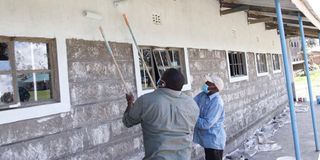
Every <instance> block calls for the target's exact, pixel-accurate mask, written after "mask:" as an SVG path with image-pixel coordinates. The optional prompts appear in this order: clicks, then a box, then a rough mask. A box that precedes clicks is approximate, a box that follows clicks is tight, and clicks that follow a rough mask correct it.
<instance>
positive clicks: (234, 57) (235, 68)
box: [228, 51, 247, 77]
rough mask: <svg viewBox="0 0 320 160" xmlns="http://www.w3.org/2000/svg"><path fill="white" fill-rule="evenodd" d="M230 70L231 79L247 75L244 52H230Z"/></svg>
mask: <svg viewBox="0 0 320 160" xmlns="http://www.w3.org/2000/svg"><path fill="white" fill-rule="evenodd" d="M228 59H229V69H230V75H231V77H239V76H246V75H247V66H246V59H245V53H244V52H234V51H230V52H228Z"/></svg>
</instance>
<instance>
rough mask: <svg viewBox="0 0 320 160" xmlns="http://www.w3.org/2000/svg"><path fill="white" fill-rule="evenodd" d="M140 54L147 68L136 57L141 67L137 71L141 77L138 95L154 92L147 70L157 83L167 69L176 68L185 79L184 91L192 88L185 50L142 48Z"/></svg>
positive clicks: (138, 81)
mask: <svg viewBox="0 0 320 160" xmlns="http://www.w3.org/2000/svg"><path fill="white" fill-rule="evenodd" d="M140 52H141V53H142V54H143V58H144V61H145V63H146V66H147V67H143V61H142V60H141V59H140V57H136V58H137V59H139V61H138V64H139V66H138V67H136V70H138V71H139V75H140V77H139V80H137V83H139V84H138V95H142V94H144V93H147V92H150V91H152V90H153V86H152V82H151V79H150V77H149V75H148V73H147V70H148V71H149V73H150V75H151V77H152V79H153V80H154V81H155V82H157V81H158V80H159V79H160V77H161V75H162V73H163V72H164V71H165V70H166V69H168V68H176V69H178V70H180V71H181V72H182V74H183V75H184V77H185V86H184V89H183V90H186V89H190V88H191V86H190V85H189V83H188V78H189V73H188V72H189V70H188V68H187V67H186V65H187V64H188V63H187V61H188V59H187V56H186V53H185V49H184V48H159V47H152V46H141V47H140ZM136 58H135V59H136ZM140 85H141V87H140ZM139 90H140V91H139Z"/></svg>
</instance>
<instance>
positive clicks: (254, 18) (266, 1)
mask: <svg viewBox="0 0 320 160" xmlns="http://www.w3.org/2000/svg"><path fill="white" fill-rule="evenodd" d="M219 1H220V6H221V12H220V13H221V15H226V14H230V13H234V12H239V11H245V12H246V13H247V15H248V16H247V19H248V24H256V23H265V26H266V29H267V30H270V29H277V27H278V26H277V19H276V12H275V5H274V0H219ZM280 4H281V8H282V14H283V22H284V27H285V32H286V36H287V37H290V36H299V35H300V33H299V23H298V13H302V14H301V15H302V20H303V24H304V31H305V36H306V37H310V38H317V37H318V32H319V30H320V7H311V6H316V5H315V4H317V5H320V2H319V0H292V1H291V0H281V1H280Z"/></svg>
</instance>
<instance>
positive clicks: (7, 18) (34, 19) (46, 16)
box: [0, 0, 280, 124]
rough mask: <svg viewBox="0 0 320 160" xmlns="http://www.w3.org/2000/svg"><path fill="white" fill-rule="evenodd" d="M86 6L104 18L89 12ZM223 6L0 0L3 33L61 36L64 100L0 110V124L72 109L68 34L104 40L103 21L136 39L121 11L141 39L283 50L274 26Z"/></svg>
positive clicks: (117, 34)
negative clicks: (225, 10) (86, 14)
mask: <svg viewBox="0 0 320 160" xmlns="http://www.w3.org/2000/svg"><path fill="white" fill-rule="evenodd" d="M84 10H89V11H92V12H95V13H97V14H99V15H101V16H102V20H94V19H89V18H85V17H84V16H83V15H82V12H83V11H84ZM219 11H220V9H219V3H218V1H212V0H197V1H194V0H176V1H163V0H148V1H146V0H127V1H121V2H119V3H118V4H117V7H116V6H115V5H114V4H113V1H112V0H90V1H89V0H63V1H62V0H56V1H52V0H41V1H40V0H28V1H21V0H10V1H9V0H0V15H1V18H0V35H4V36H17V37H21V36H24V37H46V38H56V39H57V53H58V56H57V57H58V63H59V82H60V93H61V103H56V104H50V105H44V106H39V107H30V108H24V109H14V110H9V111H2V112H0V124H2V123H9V122H14V121H18V120H24V119H30V118H36V117H42V116H46V115H50V114H56V113H61V112H67V111H70V94H69V84H68V69H67V68H68V65H67V52H66V39H67V38H77V39H88V40H102V37H101V35H100V33H99V30H98V27H99V26H100V25H101V26H102V27H103V29H104V31H105V33H106V38H107V40H109V41H117V42H128V43H132V39H131V37H130V34H129V31H128V29H127V28H126V26H125V23H124V20H123V17H122V13H126V14H127V16H128V18H129V22H130V25H131V27H132V29H133V32H134V34H135V36H136V39H137V41H138V44H139V45H152V46H161V47H181V48H205V49H217V50H234V51H244V52H260V53H280V43H279V37H278V35H277V32H276V30H265V26H264V24H263V23H260V24H255V25H248V23H247V18H246V14H245V13H244V12H238V13H234V14H230V15H224V16H220V13H219ZM153 13H159V14H160V15H161V24H160V25H155V24H154V23H153V21H152V14H153ZM256 37H260V39H259V41H257V38H256ZM136 58H137V57H136ZM187 69H189V68H187ZM187 72H189V71H188V70H187ZM137 77H139V76H137ZM187 87H190V86H187Z"/></svg>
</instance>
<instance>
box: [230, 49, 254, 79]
mask: <svg viewBox="0 0 320 160" xmlns="http://www.w3.org/2000/svg"><path fill="white" fill-rule="evenodd" d="M229 52H241V53H244V54H243V55H244V59H245V63H246V64H245V65H246V66H245V68H246V75H244V76H237V77H235V76H231V70H230V62H229ZM247 54H248V52H242V51H234V50H226V60H227V68H228V75H229V81H230V83H234V82H239V81H248V80H249V70H248V55H247Z"/></svg>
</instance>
